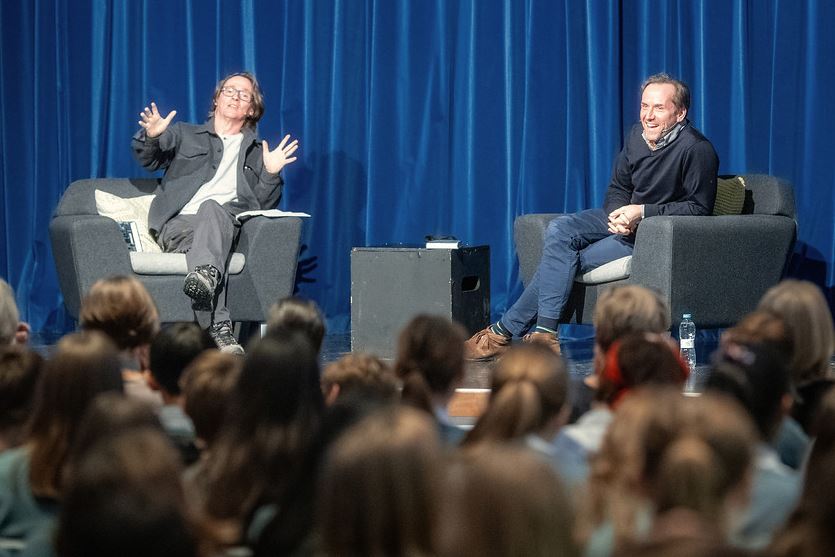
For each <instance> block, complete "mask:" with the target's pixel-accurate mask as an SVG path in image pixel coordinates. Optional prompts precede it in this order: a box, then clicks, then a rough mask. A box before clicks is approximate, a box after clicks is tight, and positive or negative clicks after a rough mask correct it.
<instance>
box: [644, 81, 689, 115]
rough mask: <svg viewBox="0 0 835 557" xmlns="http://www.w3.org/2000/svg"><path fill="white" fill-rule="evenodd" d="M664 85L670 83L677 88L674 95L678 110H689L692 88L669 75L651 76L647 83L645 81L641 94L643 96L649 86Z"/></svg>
mask: <svg viewBox="0 0 835 557" xmlns="http://www.w3.org/2000/svg"><path fill="white" fill-rule="evenodd" d="M663 83H668V84H670V85H672V86H673V87H674V88H675V92H674V93H673V104H674V105H675V106H676V108H678V109H679V110H682V109H684V110H689V109H690V87H688V86H687V84H686V83H684V82H683V81H679V80H678V79H675V78H673V77H672V76H670V75H669V74H666V73H663V72H662V73H657V74H655V75H651V76H649V77H648V78H647V79H646V81H644V83H643V84H642V85H641V94H643V92H644V89H646V88H647V86H648V85H653V84H663Z"/></svg>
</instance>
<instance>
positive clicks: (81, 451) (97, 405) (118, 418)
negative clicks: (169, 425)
mask: <svg viewBox="0 0 835 557" xmlns="http://www.w3.org/2000/svg"><path fill="white" fill-rule="evenodd" d="M142 428H150V429H156V430H157V431H160V432H164V430H163V428H162V424H161V423H160V421H159V418H158V417H157V414H156V412H155V411H154V409H153V407H152V406H151V405H150V404H148V403H147V402H145V401H144V400H140V399H138V398H131V397H127V396H125V395H124V394H123V393H119V392H107V393H102V394H100V395H98V396H97V397H96V398H95V399H94V400H93V401H92V402H91V403H90V405H89V407H88V408H87V410H86V411H85V412H84V417H83V418H82V419H81V421H80V422H79V424H78V431H77V433H76V436H75V440H74V441H73V446H72V450H71V451H70V457H69V460H68V464H67V469H68V473H69V474H72V468H73V467H74V466H75V464H76V463H77V461H78V460H79V459H82V458H84V456H85V455H86V454H87V453H88V452H89V451H90V450H91V449H92V448H93V446H95V445H96V444H97V443H99V442H101V441H104V440H107V439H112V438H115V437H118V436H120V435H122V434H124V433H125V432H127V431H133V430H135V429H142Z"/></svg>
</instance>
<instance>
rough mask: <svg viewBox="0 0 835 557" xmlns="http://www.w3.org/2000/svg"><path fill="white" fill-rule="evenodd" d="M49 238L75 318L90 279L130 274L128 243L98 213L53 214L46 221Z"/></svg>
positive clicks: (63, 290) (117, 230)
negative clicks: (53, 215) (50, 219)
mask: <svg viewBox="0 0 835 557" xmlns="http://www.w3.org/2000/svg"><path fill="white" fill-rule="evenodd" d="M49 237H50V240H51V242H52V254H53V257H54V258H55V268H56V270H57V271H58V283H59V285H60V286H61V293H62V294H63V295H64V303H65V304H66V306H67V309H68V310H69V313H70V315H72V316H73V318H75V319H78V312H79V309H80V308H81V298H82V297H83V296H84V293H86V292H87V291H88V290H89V289H90V287H91V286H92V285H93V283H94V282H96V281H97V280H98V279H100V278H103V277H107V276H111V275H131V274H132V273H133V271H132V270H131V266H130V255H129V250H128V246H127V244H126V243H125V240H124V238H123V236H122V232H121V230H119V226H118V225H117V224H116V221H114V220H113V219H110V218H107V217H102V216H99V215H66V216H57V217H55V218H53V219H52V221H51V222H50V223H49Z"/></svg>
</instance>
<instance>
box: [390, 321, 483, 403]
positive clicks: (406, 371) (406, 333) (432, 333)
mask: <svg viewBox="0 0 835 557" xmlns="http://www.w3.org/2000/svg"><path fill="white" fill-rule="evenodd" d="M466 339H467V333H466V331H465V330H464V328H463V327H462V326H461V325H459V324H458V323H455V322H453V321H451V320H449V319H447V318H446V317H441V316H437V315H418V316H417V317H415V318H414V319H412V320H411V321H410V322H409V323H408V324H407V325H406V326H405V327H404V328H403V330H402V331H401V333H400V338H399V340H398V344H397V359H396V360H395V362H394V370H395V373H396V374H397V376H398V377H399V378H400V379H401V380H402V381H403V392H402V395H401V396H402V399H403V402H405V403H406V404H409V405H412V406H414V407H416V408H420V409H421V410H425V411H427V412H430V413H431V412H432V411H433V407H434V405H435V400H441V401H444V400H446V399H448V398H449V397H451V396H452V394H453V393H454V391H455V387H456V385H458V383H460V382H461V380H462V379H463V378H464V341H465V340H466Z"/></svg>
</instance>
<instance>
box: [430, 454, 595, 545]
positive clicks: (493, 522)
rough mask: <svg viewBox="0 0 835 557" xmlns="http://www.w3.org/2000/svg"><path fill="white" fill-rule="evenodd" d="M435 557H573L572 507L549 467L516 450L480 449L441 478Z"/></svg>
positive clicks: (462, 458)
mask: <svg viewBox="0 0 835 557" xmlns="http://www.w3.org/2000/svg"><path fill="white" fill-rule="evenodd" d="M444 501H445V504H444V513H443V516H442V520H441V525H440V533H439V535H438V545H439V551H438V555H441V556H443V557H467V556H473V557H476V556H479V557H489V556H496V557H498V556H519V557H522V556H525V557H527V556H537V555H541V556H543V557H545V556H557V557H560V556H566V557H568V556H574V555H579V551H578V549H577V547H576V545H575V543H574V540H573V538H572V528H573V513H572V504H571V501H570V499H569V498H568V495H567V493H566V491H565V489H564V488H563V486H562V484H561V482H560V480H559V478H558V477H557V474H556V472H555V471H554V469H553V467H552V466H551V465H550V464H549V463H548V462H547V461H546V460H544V459H542V458H541V457H540V456H539V455H537V454H535V453H533V452H531V451H530V450H528V449H526V448H524V447H523V446H521V445H518V446H517V445H506V444H492V443H485V444H483V445H480V446H479V447H478V448H477V449H475V450H473V451H468V452H464V453H460V454H459V456H458V457H457V458H456V460H455V461H454V462H453V463H452V465H451V466H450V469H449V472H448V473H447V481H446V489H445V497H444Z"/></svg>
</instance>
